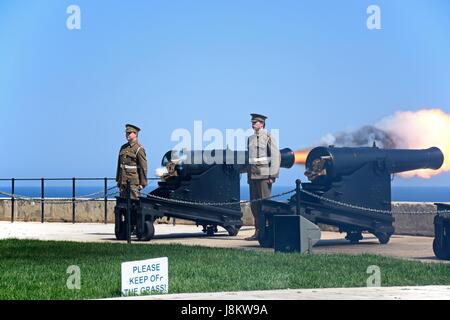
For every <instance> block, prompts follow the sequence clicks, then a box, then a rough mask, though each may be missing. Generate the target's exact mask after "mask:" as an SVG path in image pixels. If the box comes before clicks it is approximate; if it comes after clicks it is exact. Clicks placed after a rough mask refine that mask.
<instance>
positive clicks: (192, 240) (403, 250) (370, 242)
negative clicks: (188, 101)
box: [0, 221, 445, 263]
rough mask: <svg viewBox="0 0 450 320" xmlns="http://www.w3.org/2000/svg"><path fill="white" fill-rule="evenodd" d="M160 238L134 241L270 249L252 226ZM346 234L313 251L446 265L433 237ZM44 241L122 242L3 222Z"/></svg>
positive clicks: (165, 229) (167, 228) (177, 229)
mask: <svg viewBox="0 0 450 320" xmlns="http://www.w3.org/2000/svg"><path fill="white" fill-rule="evenodd" d="M155 229H156V236H155V238H154V239H153V240H151V241H149V242H145V243H143V242H134V243H139V244H146V245H151V244H154V243H180V244H185V245H201V246H209V247H224V248H241V249H249V250H267V251H272V250H273V249H264V248H261V247H260V246H259V245H258V242H257V241H245V240H244V238H246V237H248V236H250V235H251V234H253V230H254V229H253V228H252V227H243V228H242V229H241V231H240V232H239V234H238V235H237V236H236V237H230V236H228V234H227V232H226V231H225V230H223V229H220V228H219V229H220V230H219V232H218V234H216V235H215V236H214V237H208V236H206V235H205V234H203V233H202V232H201V228H200V227H196V226H192V225H176V226H173V225H168V224H156V225H155ZM344 237H345V234H340V233H337V232H327V231H324V232H322V240H320V241H319V243H318V244H317V245H316V246H315V247H314V248H313V249H314V250H313V252H314V253H349V254H360V253H371V254H379V255H386V256H392V257H400V258H406V259H411V260H421V261H429V262H444V263H445V261H440V260H437V259H436V258H435V257H434V253H433V250H432V242H433V238H431V237H413V236H396V235H394V236H393V237H392V238H391V241H390V242H389V243H388V244H386V245H380V244H379V243H378V240H377V239H376V238H375V237H374V236H372V235H370V234H364V239H363V240H362V241H361V242H360V243H359V244H357V245H352V244H350V243H349V242H348V241H347V240H345V239H344ZM5 238H18V239H41V240H68V241H83V242H113V243H121V242H124V241H117V240H116V239H115V237H114V225H113V224H98V223H97V224H94V223H77V224H71V223H50V222H47V223H43V224H42V223H38V222H14V223H10V222H6V221H1V222H0V239H5Z"/></svg>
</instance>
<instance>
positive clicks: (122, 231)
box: [114, 227, 127, 240]
mask: <svg viewBox="0 0 450 320" xmlns="http://www.w3.org/2000/svg"><path fill="white" fill-rule="evenodd" d="M114 233H115V234H116V239H117V240H126V239H127V229H126V228H125V227H122V228H115V230H114Z"/></svg>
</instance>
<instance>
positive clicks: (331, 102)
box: [0, 0, 450, 185]
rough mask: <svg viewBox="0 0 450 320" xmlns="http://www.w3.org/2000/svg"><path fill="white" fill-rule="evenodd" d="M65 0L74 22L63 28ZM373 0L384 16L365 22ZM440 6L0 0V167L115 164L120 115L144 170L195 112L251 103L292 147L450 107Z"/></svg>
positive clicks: (52, 169) (216, 116) (236, 116)
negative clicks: (376, 24) (136, 136)
mask: <svg viewBox="0 0 450 320" xmlns="http://www.w3.org/2000/svg"><path fill="white" fill-rule="evenodd" d="M71 4H76V5H78V6H79V7H80V9H81V30H68V29H67V28H66V19H67V17H68V14H67V13H66V8H67V7H68V6H69V5H71ZM371 4H376V5H378V6H379V7H380V9H381V26H382V29H381V30H369V29H368V28H367V27H366V19H367V17H368V15H367V13H366V9H367V7H368V6H369V5H371ZM449 12H450V1H447V0H431V1H401V0H396V1H364V0H360V1H356V0H348V1H331V0H330V1H298V0H295V1H264V2H263V1H256V0H255V1H252V0H248V1H224V0H218V1H201V0H198V1H181V0H180V1H144V0H142V1H138V0H135V1H103V0H97V1H84V0H71V1H53V0H47V1H44V0H39V1H33V2H31V1H26V0H1V1H0V114H1V116H2V118H3V119H2V120H3V121H2V126H0V134H1V136H2V140H1V142H0V144H1V147H2V150H3V153H2V154H3V156H2V157H1V159H0V177H1V178H10V177H16V178H20V177H41V176H44V177H62V176H64V177H66V176H69V177H72V176H84V177H88V176H90V177H94V176H96V177H97V176H98V177H103V176H111V177H112V176H114V174H115V166H116V160H117V152H118V149H119V147H120V145H121V144H122V143H124V124H125V123H128V122H130V123H135V124H137V125H139V126H140V127H141V128H142V132H141V136H140V141H141V143H142V144H143V145H144V146H145V147H146V150H147V155H148V158H149V161H150V168H149V169H150V170H149V171H150V173H153V172H154V169H155V168H156V167H158V166H159V163H160V160H161V157H162V155H163V153H164V152H165V151H167V150H169V149H170V148H171V147H172V146H173V145H174V144H175V143H174V142H172V141H171V140H170V137H171V133H172V132H173V130H175V129H177V128H186V129H188V130H193V126H194V121H196V120H201V121H203V127H204V128H205V129H208V128H218V129H220V130H225V129H227V128H231V129H235V128H248V126H249V113H251V112H259V113H263V114H266V115H268V116H269V120H268V127H269V128H277V129H279V130H280V140H281V143H280V145H281V147H290V148H292V149H296V148H300V147H304V146H310V145H314V144H315V143H317V142H318V141H319V140H320V138H321V137H322V136H324V135H325V134H327V133H332V132H337V131H342V130H349V129H356V128H358V127H360V126H361V125H365V124H373V123H375V122H377V121H378V120H380V119H381V118H383V117H385V116H388V115H391V114H393V113H394V112H395V111H399V110H418V109H421V108H424V107H435V108H441V109H443V110H444V111H446V112H450V90H449V88H450V60H449V58H448V57H450V37H449V31H450V19H449ZM302 172H303V167H295V168H292V169H290V170H283V171H282V173H281V178H280V181H279V183H280V184H282V185H290V184H292V183H293V181H294V180H295V179H296V178H297V177H303V175H302ZM243 182H245V181H243ZM394 183H395V184H397V185H450V174H442V175H440V176H437V177H434V178H432V179H430V180H420V179H409V180H403V179H396V180H395V182H394Z"/></svg>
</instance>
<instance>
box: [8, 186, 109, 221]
mask: <svg viewBox="0 0 450 320" xmlns="http://www.w3.org/2000/svg"><path fill="white" fill-rule="evenodd" d="M110 180H114V181H115V179H114V178H106V177H105V178H37V179H36V178H33V179H16V178H10V179H0V181H10V182H11V222H14V214H15V202H16V200H17V197H16V196H15V187H16V186H15V183H16V181H40V182H41V197H40V198H33V199H34V200H40V201H41V223H44V221H45V202H46V200H47V199H48V198H46V197H45V181H72V198H71V201H70V199H69V202H67V203H70V202H71V203H72V223H75V213H76V202H77V201H78V200H77V197H76V182H77V181H103V184H104V189H103V196H101V197H97V198H94V199H92V200H91V201H103V202H104V223H107V221H108V190H109V189H108V181H110ZM100 193H101V192H97V193H96V194H100ZM78 199H79V198H78Z"/></svg>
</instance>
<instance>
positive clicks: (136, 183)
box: [116, 124, 147, 200]
mask: <svg viewBox="0 0 450 320" xmlns="http://www.w3.org/2000/svg"><path fill="white" fill-rule="evenodd" d="M125 128H126V129H125V134H126V139H127V140H128V142H127V143H125V144H124V145H123V146H122V147H121V148H120V152H119V160H118V162H117V174H116V181H117V186H118V187H119V189H120V196H121V197H122V198H126V197H127V190H126V189H127V181H128V180H129V181H130V185H131V199H135V200H137V199H139V195H140V191H141V190H142V189H144V188H145V187H146V185H147V156H146V154H145V150H144V147H143V146H142V145H141V144H139V142H138V133H139V131H140V130H141V129H139V128H138V127H137V126H135V125H132V124H126V125H125Z"/></svg>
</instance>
